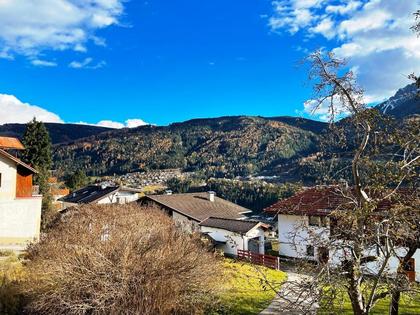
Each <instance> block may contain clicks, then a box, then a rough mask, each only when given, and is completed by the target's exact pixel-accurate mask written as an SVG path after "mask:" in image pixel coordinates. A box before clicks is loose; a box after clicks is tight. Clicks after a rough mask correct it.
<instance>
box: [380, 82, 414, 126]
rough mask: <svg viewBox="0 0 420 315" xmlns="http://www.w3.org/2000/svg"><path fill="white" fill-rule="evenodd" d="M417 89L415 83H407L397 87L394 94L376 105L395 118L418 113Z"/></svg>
mask: <svg viewBox="0 0 420 315" xmlns="http://www.w3.org/2000/svg"><path fill="white" fill-rule="evenodd" d="M418 91H419V89H418V88H417V86H416V85H415V83H412V84H409V85H407V86H405V87H403V88H401V89H399V90H398V91H397V92H396V93H395V95H394V96H392V97H390V98H389V99H388V100H387V101H385V102H383V103H381V104H379V105H377V106H376V107H377V108H378V109H379V110H380V111H382V112H383V113H384V114H387V115H392V116H395V117H397V118H404V117H407V116H411V115H416V114H417V115H418V114H420V98H419V97H418Z"/></svg>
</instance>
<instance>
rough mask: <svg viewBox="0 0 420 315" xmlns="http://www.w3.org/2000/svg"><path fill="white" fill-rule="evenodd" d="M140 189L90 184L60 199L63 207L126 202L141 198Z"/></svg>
mask: <svg viewBox="0 0 420 315" xmlns="http://www.w3.org/2000/svg"><path fill="white" fill-rule="evenodd" d="M139 193H140V190H138V189H134V188H128V187H121V186H113V185H111V186H109V185H107V184H98V185H89V186H86V187H83V188H81V189H78V190H76V191H74V192H71V193H70V194H68V195H67V196H64V197H62V198H60V199H58V201H61V202H63V209H66V208H69V207H72V206H76V205H80V204H111V203H118V204H125V203H129V202H134V201H137V200H138V199H139Z"/></svg>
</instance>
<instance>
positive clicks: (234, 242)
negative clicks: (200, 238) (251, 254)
mask: <svg viewBox="0 0 420 315" xmlns="http://www.w3.org/2000/svg"><path fill="white" fill-rule="evenodd" d="M201 232H203V233H208V234H209V235H210V236H211V237H212V238H213V239H214V240H216V241H219V242H226V244H225V245H223V246H222V247H221V248H222V249H223V251H224V252H225V254H230V255H235V256H236V255H237V253H238V249H240V250H248V242H249V240H250V239H252V238H258V239H259V253H260V254H264V231H263V230H262V229H260V228H256V229H252V230H251V231H249V232H248V233H247V234H246V235H240V234H239V233H235V232H231V231H227V230H223V229H218V228H213V227H208V226H202V227H201Z"/></svg>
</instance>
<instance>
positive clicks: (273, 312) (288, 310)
mask: <svg viewBox="0 0 420 315" xmlns="http://www.w3.org/2000/svg"><path fill="white" fill-rule="evenodd" d="M286 273H287V282H285V284H284V285H283V286H282V287H281V289H280V292H279V293H278V295H277V297H276V298H275V299H274V300H273V301H272V302H271V304H270V305H269V306H268V307H267V308H266V309H265V310H264V311H262V312H261V313H260V314H261V315H279V314H288V315H301V314H316V312H317V309H318V308H319V305H318V303H317V302H316V301H314V300H313V298H312V297H310V296H308V295H305V294H302V295H300V296H299V295H298V294H297V293H296V291H297V290H295V288H296V287H297V286H298V285H299V284H300V283H302V282H303V281H311V279H312V278H311V276H307V275H302V274H298V273H295V272H292V271H286Z"/></svg>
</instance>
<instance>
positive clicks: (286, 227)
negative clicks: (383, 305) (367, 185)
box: [264, 186, 420, 281]
mask: <svg viewBox="0 0 420 315" xmlns="http://www.w3.org/2000/svg"><path fill="white" fill-rule="evenodd" d="M336 189H337V188H334V187H332V186H330V187H313V188H309V189H305V190H303V191H302V192H300V193H297V194H295V195H294V196H292V197H290V198H287V199H285V200H281V201H279V202H277V203H275V204H274V205H272V206H270V207H268V208H266V209H265V210H264V211H265V212H266V213H268V214H272V215H274V216H276V217H277V224H278V240H279V254H280V256H283V257H289V258H299V259H306V260H313V261H316V262H328V263H330V264H332V265H338V264H339V262H340V261H341V259H342V258H343V256H344V255H346V254H347V253H345V252H344V251H343V250H338V249H337V250H336V251H335V252H332V250H331V249H330V248H328V246H315V245H314V240H316V242H315V243H316V244H322V243H323V241H324V242H325V244H328V240H329V236H330V232H331V227H332V226H333V225H331V222H330V217H329V215H330V214H331V212H332V211H334V210H336V209H337V207H339V206H340V204H343V197H342V195H341V194H340V193H338V192H337V191H336ZM339 247H340V246H337V247H336V248H339ZM397 252H398V253H399V256H400V257H402V256H404V254H405V252H406V249H405V248H403V247H402V248H399V249H397ZM366 254H367V255H373V256H377V257H378V259H379V261H380V259H381V257H380V255H378V254H377V253H376V250H375V247H372V249H371V251H370V252H369V253H366ZM398 264H399V258H398V257H397V256H395V257H392V258H391V259H390V261H389V263H388V270H389V272H390V273H391V274H392V273H395V272H396V270H397V267H398ZM409 265H410V266H408V270H406V271H407V274H409V277H410V278H411V279H415V280H416V281H420V249H418V250H417V251H416V253H415V254H414V256H413V258H412V259H411V260H410V262H409ZM378 266H379V264H378V262H370V263H368V264H366V266H365V271H366V273H375V272H376V271H377V270H378Z"/></svg>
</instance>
